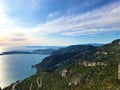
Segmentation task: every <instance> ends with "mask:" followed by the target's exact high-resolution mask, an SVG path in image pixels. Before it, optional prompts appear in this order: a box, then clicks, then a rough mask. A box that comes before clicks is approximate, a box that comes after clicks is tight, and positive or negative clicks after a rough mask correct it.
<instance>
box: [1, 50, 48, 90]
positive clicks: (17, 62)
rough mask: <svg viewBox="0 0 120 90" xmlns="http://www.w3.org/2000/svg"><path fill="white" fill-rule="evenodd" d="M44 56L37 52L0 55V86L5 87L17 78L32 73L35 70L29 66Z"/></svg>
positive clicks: (19, 78)
mask: <svg viewBox="0 0 120 90" xmlns="http://www.w3.org/2000/svg"><path fill="white" fill-rule="evenodd" d="M24 50H25V49H24ZM27 50H28V49H27ZM2 51H4V50H2ZM46 56H47V55H37V54H36V55H35V54H15V55H2V56H0V87H2V88H3V87H6V86H8V85H10V84H11V83H13V82H15V81H17V80H23V79H25V78H26V77H28V76H30V75H33V74H34V73H35V72H36V70H35V69H33V68H31V66H32V65H34V64H37V63H39V62H41V60H42V59H43V58H44V57H46Z"/></svg>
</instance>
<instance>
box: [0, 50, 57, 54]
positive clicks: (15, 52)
mask: <svg viewBox="0 0 120 90" xmlns="http://www.w3.org/2000/svg"><path fill="white" fill-rule="evenodd" d="M54 51H55V50H54V49H36V50H33V51H6V52H2V53H1V54H0V55H11V54H43V55H50V54H52V53H53V52H54Z"/></svg>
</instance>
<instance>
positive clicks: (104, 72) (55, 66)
mask: <svg viewBox="0 0 120 90" xmlns="http://www.w3.org/2000/svg"><path fill="white" fill-rule="evenodd" d="M74 47H75V46H74ZM77 47H78V46H77ZM84 47H85V49H79V48H78V49H79V50H78V49H77V50H75V49H74V48H73V50H74V52H72V51H71V50H70V52H69V50H68V48H69V47H67V50H68V51H66V53H63V52H60V53H59V54H56V55H55V54H53V55H51V56H49V57H46V58H45V59H44V60H43V62H41V63H40V64H38V72H37V73H36V74H35V75H33V76H31V77H29V78H27V79H25V80H23V81H21V82H16V83H14V84H12V85H11V86H9V87H6V88H5V89H3V90H11V89H12V88H13V89H12V90H119V89H120V80H119V79H118V65H119V62H120V39H118V40H115V41H113V42H112V43H109V44H106V45H103V46H99V47H93V46H92V47H91V46H90V48H88V47H89V46H84ZM86 48H87V49H86ZM65 49H66V48H64V50H65ZM64 50H63V51H64ZM58 51H59V50H58ZM58 51H57V52H58ZM60 51H61V50H60ZM61 53H62V54H61ZM42 68H43V69H42Z"/></svg>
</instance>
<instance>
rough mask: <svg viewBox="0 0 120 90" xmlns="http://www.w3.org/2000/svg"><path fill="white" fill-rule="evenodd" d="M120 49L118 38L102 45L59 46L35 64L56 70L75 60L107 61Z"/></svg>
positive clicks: (39, 67)
mask: <svg viewBox="0 0 120 90" xmlns="http://www.w3.org/2000/svg"><path fill="white" fill-rule="evenodd" d="M119 49H120V39H118V40H115V41H113V42H112V43H110V44H105V45H103V46H91V45H72V46H68V47H66V48H61V49H59V50H57V51H55V52H53V53H52V55H51V56H48V57H46V58H44V59H43V61H42V62H41V63H39V64H37V65H36V68H37V70H38V71H39V70H40V69H45V70H56V69H61V68H62V67H64V66H66V65H69V64H71V63H74V62H77V61H84V60H87V61H104V60H105V61H107V60H108V59H109V60H111V59H112V58H109V57H113V55H114V54H115V53H118V52H119Z"/></svg>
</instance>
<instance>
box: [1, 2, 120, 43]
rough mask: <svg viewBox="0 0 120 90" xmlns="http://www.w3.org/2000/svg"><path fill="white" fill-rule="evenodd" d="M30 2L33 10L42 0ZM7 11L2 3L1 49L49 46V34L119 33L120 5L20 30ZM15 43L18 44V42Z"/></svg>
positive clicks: (115, 4) (60, 18)
mask: <svg viewBox="0 0 120 90" xmlns="http://www.w3.org/2000/svg"><path fill="white" fill-rule="evenodd" d="M16 1H17V2H18V1H20V0H16ZM27 1H28V0H27ZM30 1H31V2H33V3H31V4H33V6H34V5H35V6H37V5H38V1H39V0H30ZM20 2H21V1H20ZM8 11H9V8H8V7H7V6H6V5H5V4H4V3H3V2H2V0H0V41H1V43H0V44H1V45H5V44H6V45H9V44H10V45H21V42H23V44H25V45H27V44H31V43H34V44H37V42H38V41H39V42H40V44H42V43H44V44H47V43H48V42H49V41H50V40H48V38H44V37H45V35H50V34H60V35H67V36H80V35H95V34H99V33H102V32H109V31H120V16H119V15H120V2H117V3H110V4H108V5H106V6H104V7H101V8H99V9H96V10H93V11H89V12H86V13H82V14H77V15H67V16H61V17H59V18H56V19H53V20H51V21H48V22H46V23H43V24H38V25H36V26H33V27H25V26H20V25H19V24H18V22H17V20H16V21H15V20H11V18H10V17H9V16H8V14H7V12H8ZM55 14H56V13H51V14H49V15H48V16H50V17H52V16H54V15H55ZM15 33H17V34H23V36H21V37H23V38H21V37H18V35H15ZM24 36H25V37H24ZM13 37H15V38H13ZM15 40H18V42H16V41H15ZM52 42H53V41H52Z"/></svg>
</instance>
